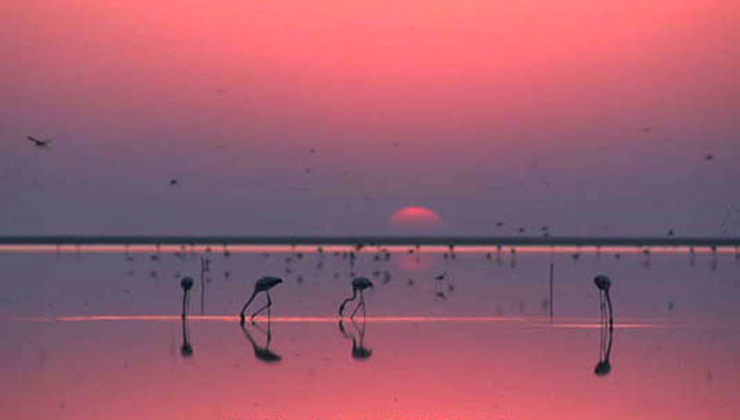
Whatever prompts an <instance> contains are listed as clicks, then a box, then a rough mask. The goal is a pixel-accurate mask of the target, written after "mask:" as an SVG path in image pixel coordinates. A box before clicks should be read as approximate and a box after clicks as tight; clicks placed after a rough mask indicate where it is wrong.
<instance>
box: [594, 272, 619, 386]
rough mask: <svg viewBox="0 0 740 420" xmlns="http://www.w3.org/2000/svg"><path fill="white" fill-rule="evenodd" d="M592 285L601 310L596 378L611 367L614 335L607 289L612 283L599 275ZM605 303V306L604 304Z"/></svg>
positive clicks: (607, 371) (610, 302)
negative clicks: (597, 292)
mask: <svg viewBox="0 0 740 420" xmlns="http://www.w3.org/2000/svg"><path fill="white" fill-rule="evenodd" d="M594 284H595V285H596V287H597V288H598V289H599V299H600V309H601V341H600V347H599V361H598V362H597V363H596V367H594V374H595V375H596V376H606V375H608V374H609V372H611V370H612V366H611V363H610V362H609V357H610V356H611V352H612V335H613V333H614V319H613V317H612V301H611V298H610V297H609V289H610V288H611V285H612V281H611V279H610V278H609V277H607V276H605V275H603V274H599V275H597V276H596V277H594ZM604 301H606V305H605V304H604ZM607 307H608V310H609V321H608V324H607V318H606V310H607Z"/></svg>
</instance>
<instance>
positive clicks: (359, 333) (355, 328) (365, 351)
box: [339, 317, 373, 362]
mask: <svg viewBox="0 0 740 420" xmlns="http://www.w3.org/2000/svg"><path fill="white" fill-rule="evenodd" d="M350 322H351V323H352V330H351V331H350V332H349V333H348V332H347V330H346V329H345V328H344V320H343V319H340V320H339V332H341V333H342V336H343V337H344V338H346V339H347V340H352V358H353V359H355V360H356V361H358V362H361V361H364V360H367V359H369V358H370V356H372V354H373V351H372V349H369V348H367V347H365V318H364V317H363V318H362V322H361V323H360V324H357V323H356V322H355V320H354V319H352V320H351V321H350ZM358 337H359V340H358Z"/></svg>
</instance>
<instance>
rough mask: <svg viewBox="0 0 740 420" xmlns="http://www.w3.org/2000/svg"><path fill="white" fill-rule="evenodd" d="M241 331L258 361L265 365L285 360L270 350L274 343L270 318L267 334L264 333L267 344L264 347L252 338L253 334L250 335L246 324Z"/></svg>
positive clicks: (242, 325)
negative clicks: (271, 344)
mask: <svg viewBox="0 0 740 420" xmlns="http://www.w3.org/2000/svg"><path fill="white" fill-rule="evenodd" d="M241 329H242V332H244V336H245V337H246V338H247V340H249V343H250V344H251V345H252V350H254V357H256V358H257V360H259V361H261V362H264V363H277V362H280V361H281V360H282V359H283V358H282V356H280V355H279V354H277V353H275V352H274V351H272V350H270V343H271V342H272V326H271V324H270V321H269V318H268V321H267V332H265V331H262V332H263V333H265V335H266V342H265V345H264V346H260V345H259V344H257V341H255V340H254V338H252V334H250V333H249V330H247V327H245V326H244V323H242V324H241Z"/></svg>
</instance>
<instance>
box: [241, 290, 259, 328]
mask: <svg viewBox="0 0 740 420" xmlns="http://www.w3.org/2000/svg"><path fill="white" fill-rule="evenodd" d="M255 296H257V291H256V290H255V291H254V292H252V296H250V297H249V299H248V300H247V302H246V303H245V304H244V306H242V310H241V312H239V319H240V322H241V323H242V325H243V324H244V314H245V313H246V312H247V307H248V306H249V304H250V303H252V301H253V300H254V297H255Z"/></svg>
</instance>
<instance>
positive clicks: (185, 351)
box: [180, 277, 193, 358]
mask: <svg viewBox="0 0 740 420" xmlns="http://www.w3.org/2000/svg"><path fill="white" fill-rule="evenodd" d="M180 288H182V315H181V316H180V318H181V319H182V346H180V356H182V357H183V358H188V357H190V356H192V355H193V346H191V345H190V340H189V339H188V306H189V303H190V289H192V288H193V279H192V278H191V277H185V278H183V279H182V280H180Z"/></svg>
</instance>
